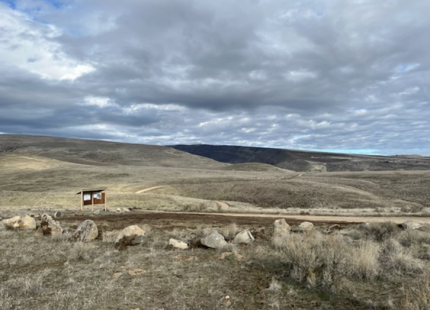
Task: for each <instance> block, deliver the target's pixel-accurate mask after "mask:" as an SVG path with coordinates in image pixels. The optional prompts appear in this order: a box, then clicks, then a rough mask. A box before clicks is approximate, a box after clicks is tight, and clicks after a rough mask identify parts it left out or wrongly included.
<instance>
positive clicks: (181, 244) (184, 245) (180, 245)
mask: <svg viewBox="0 0 430 310" xmlns="http://www.w3.org/2000/svg"><path fill="white" fill-rule="evenodd" d="M169 245H171V246H173V247H174V248H177V249H181V250H187V249H189V248H190V243H189V242H188V241H185V240H178V239H173V238H170V240H169Z"/></svg>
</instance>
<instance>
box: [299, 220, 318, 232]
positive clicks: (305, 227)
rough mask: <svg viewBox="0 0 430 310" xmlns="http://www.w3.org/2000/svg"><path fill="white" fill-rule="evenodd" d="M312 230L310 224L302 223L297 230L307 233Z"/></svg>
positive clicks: (312, 227)
mask: <svg viewBox="0 0 430 310" xmlns="http://www.w3.org/2000/svg"><path fill="white" fill-rule="evenodd" d="M313 229H314V224H312V223H311V222H303V223H301V224H300V225H299V226H298V227H297V230H298V231H301V232H309V231H312V230H313Z"/></svg>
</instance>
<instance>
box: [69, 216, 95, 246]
mask: <svg viewBox="0 0 430 310" xmlns="http://www.w3.org/2000/svg"><path fill="white" fill-rule="evenodd" d="M98 234H99V230H98V229H97V225H96V223H94V221H92V220H85V221H83V222H82V223H81V224H80V225H79V226H78V228H77V229H76V230H75V232H74V233H73V237H72V238H73V240H75V241H82V242H90V241H93V240H94V239H96V238H97V236H98Z"/></svg>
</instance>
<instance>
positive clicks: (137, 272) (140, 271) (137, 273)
mask: <svg viewBox="0 0 430 310" xmlns="http://www.w3.org/2000/svg"><path fill="white" fill-rule="evenodd" d="M146 272H147V271H146V270H143V269H139V268H138V269H130V270H129V271H128V274H129V275H130V276H132V277H135V276H140V275H142V274H145V273H146Z"/></svg>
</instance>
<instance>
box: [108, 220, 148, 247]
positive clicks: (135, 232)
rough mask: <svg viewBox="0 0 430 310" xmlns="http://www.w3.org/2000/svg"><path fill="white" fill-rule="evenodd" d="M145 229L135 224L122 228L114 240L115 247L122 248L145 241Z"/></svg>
mask: <svg viewBox="0 0 430 310" xmlns="http://www.w3.org/2000/svg"><path fill="white" fill-rule="evenodd" d="M145 236H146V233H145V231H144V230H143V229H142V228H140V227H139V226H137V225H131V226H128V227H126V228H124V229H123V230H122V231H121V232H120V233H119V235H118V237H117V238H116V240H115V248H116V249H118V250H124V249H126V248H127V246H132V245H138V244H142V243H144V242H145Z"/></svg>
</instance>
